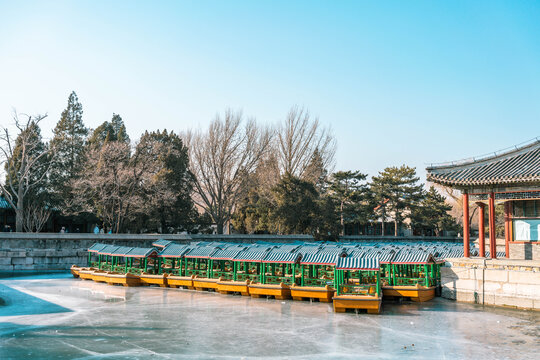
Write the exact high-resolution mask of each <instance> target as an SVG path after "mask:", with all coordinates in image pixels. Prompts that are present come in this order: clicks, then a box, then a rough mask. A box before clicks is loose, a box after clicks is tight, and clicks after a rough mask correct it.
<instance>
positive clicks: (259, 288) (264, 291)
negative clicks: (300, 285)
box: [249, 283, 291, 300]
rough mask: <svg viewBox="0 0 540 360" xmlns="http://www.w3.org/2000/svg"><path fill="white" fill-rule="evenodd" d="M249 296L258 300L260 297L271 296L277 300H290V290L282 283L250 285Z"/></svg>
mask: <svg viewBox="0 0 540 360" xmlns="http://www.w3.org/2000/svg"><path fill="white" fill-rule="evenodd" d="M249 294H250V295H251V297H254V298H259V297H261V296H273V297H275V298H276V299H278V300H285V299H290V298H291V288H290V287H289V286H288V285H285V284H283V283H281V284H258V283H256V284H253V283H252V284H250V285H249Z"/></svg>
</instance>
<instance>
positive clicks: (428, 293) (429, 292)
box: [382, 285, 435, 302]
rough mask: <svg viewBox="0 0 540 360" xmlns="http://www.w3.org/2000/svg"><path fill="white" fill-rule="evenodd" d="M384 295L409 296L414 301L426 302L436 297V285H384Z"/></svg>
mask: <svg viewBox="0 0 540 360" xmlns="http://www.w3.org/2000/svg"><path fill="white" fill-rule="evenodd" d="M382 290H383V294H384V296H394V297H407V298H410V299H411V300H412V301H417V302H424V301H429V300H431V299H433V298H434V297H435V287H433V286H432V287H424V286H401V285H399V286H383V288H382Z"/></svg>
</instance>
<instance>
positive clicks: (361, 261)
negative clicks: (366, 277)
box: [336, 257, 380, 271]
mask: <svg viewBox="0 0 540 360" xmlns="http://www.w3.org/2000/svg"><path fill="white" fill-rule="evenodd" d="M336 269H337V270H367V271H379V270H380V264H379V259H377V258H352V257H340V258H338V260H337V264H336Z"/></svg>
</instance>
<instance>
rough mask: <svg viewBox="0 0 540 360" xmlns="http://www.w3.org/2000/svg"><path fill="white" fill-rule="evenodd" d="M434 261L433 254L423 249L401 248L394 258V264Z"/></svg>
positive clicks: (428, 262)
mask: <svg viewBox="0 0 540 360" xmlns="http://www.w3.org/2000/svg"><path fill="white" fill-rule="evenodd" d="M434 262H435V259H434V258H433V255H432V254H431V253H429V252H426V251H422V250H416V251H404V250H400V251H399V252H398V253H397V254H396V255H395V256H394V258H393V259H392V264H432V263H434Z"/></svg>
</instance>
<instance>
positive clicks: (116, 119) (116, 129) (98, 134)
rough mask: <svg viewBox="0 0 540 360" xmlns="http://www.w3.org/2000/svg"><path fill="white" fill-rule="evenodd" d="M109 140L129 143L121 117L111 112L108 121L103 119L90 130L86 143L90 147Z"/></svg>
mask: <svg viewBox="0 0 540 360" xmlns="http://www.w3.org/2000/svg"><path fill="white" fill-rule="evenodd" d="M109 141H119V142H122V143H126V144H127V143H129V136H128V134H127V131H126V126H125V124H124V121H123V120H122V117H121V116H120V115H118V114H113V117H112V119H111V121H110V122H109V121H105V122H104V123H103V124H101V125H99V126H98V127H97V128H96V129H95V130H94V131H93V132H92V135H90V138H89V139H88V145H89V146H91V147H102V146H103V144H105V143H106V142H109Z"/></svg>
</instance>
